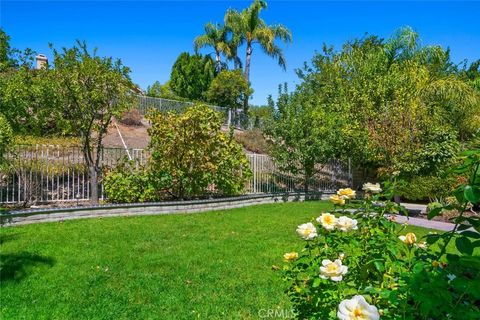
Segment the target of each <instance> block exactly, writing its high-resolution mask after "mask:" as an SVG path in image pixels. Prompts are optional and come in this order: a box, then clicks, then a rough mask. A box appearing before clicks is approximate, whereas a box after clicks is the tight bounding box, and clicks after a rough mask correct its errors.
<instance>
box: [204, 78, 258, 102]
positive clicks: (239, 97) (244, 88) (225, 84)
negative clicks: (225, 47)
mask: <svg viewBox="0 0 480 320" xmlns="http://www.w3.org/2000/svg"><path fill="white" fill-rule="evenodd" d="M251 91H252V90H251V89H250V87H249V85H248V82H247V80H245V78H244V77H243V75H242V72H241V71H240V70H222V72H220V73H219V74H218V75H217V76H216V77H215V79H213V81H212V84H211V85H210V88H209V89H208V91H207V99H208V101H209V102H212V103H214V104H217V105H219V106H221V107H224V108H227V109H234V110H235V109H238V108H241V107H242V101H243V99H244V96H245V95H250V94H251Z"/></svg>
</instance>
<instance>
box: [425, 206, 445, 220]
mask: <svg viewBox="0 0 480 320" xmlns="http://www.w3.org/2000/svg"><path fill="white" fill-rule="evenodd" d="M442 210H443V207H439V208H435V209H432V210H430V211H429V212H428V220H431V219H433V218H435V217H436V216H438V215H439V214H440V213H441V212H442Z"/></svg>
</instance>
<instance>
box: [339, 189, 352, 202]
mask: <svg viewBox="0 0 480 320" xmlns="http://www.w3.org/2000/svg"><path fill="white" fill-rule="evenodd" d="M337 195H339V196H340V197H341V198H343V199H355V191H353V190H352V189H350V188H345V189H339V190H338V191H337Z"/></svg>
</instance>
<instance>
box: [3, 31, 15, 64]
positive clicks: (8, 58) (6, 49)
mask: <svg viewBox="0 0 480 320" xmlns="http://www.w3.org/2000/svg"><path fill="white" fill-rule="evenodd" d="M15 52H16V50H15V49H12V48H11V47H10V36H9V35H7V34H6V33H5V31H4V30H3V29H2V28H0V72H2V71H4V70H5V69H8V68H13V67H15V66H16V61H15V58H14V54H15Z"/></svg>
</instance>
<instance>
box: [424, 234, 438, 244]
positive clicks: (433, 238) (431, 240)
mask: <svg viewBox="0 0 480 320" xmlns="http://www.w3.org/2000/svg"><path fill="white" fill-rule="evenodd" d="M440 238H441V237H440V235H438V234H427V236H426V241H427V243H428V244H434V243H435V242H437V241H438V240H439V239H440Z"/></svg>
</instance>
